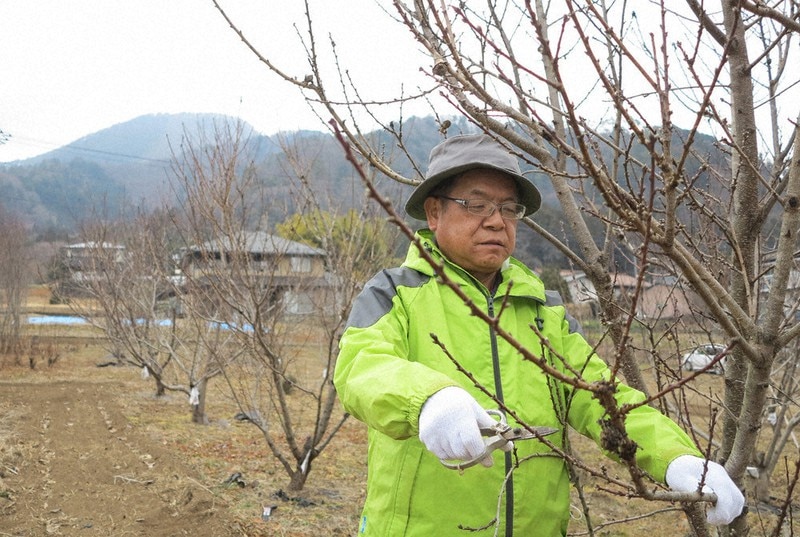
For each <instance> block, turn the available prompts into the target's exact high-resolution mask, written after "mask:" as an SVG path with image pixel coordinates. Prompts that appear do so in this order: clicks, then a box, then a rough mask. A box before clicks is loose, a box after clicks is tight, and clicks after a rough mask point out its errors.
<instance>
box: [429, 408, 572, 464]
mask: <svg viewBox="0 0 800 537" xmlns="http://www.w3.org/2000/svg"><path fill="white" fill-rule="evenodd" d="M486 412H487V413H488V414H489V415H490V416H495V417H497V423H496V424H495V425H492V426H491V427H481V429H480V431H481V435H482V436H484V437H486V438H484V439H483V443H484V445H485V447H484V449H483V453H481V454H480V455H478V456H477V457H475V458H473V459H470V460H467V461H458V460H454V461H447V460H442V461H441V463H442V464H443V465H444V466H445V467H447V468H450V469H451V470H463V469H464V468H469V467H470V466H475V465H476V464H478V463H479V462H481V461H482V460H483V459H485V458H486V457H488V456H490V455H491V454H492V451H494V450H495V449H498V448H501V447H503V446H505V445H506V444H507V443H508V442H514V441H516V440H529V439H531V438H542V437H544V436H548V435H551V434H553V433H556V432H558V429H556V428H554V427H544V426H539V427H529V428H523V427H511V426H510V425H508V422H507V421H506V415H505V414H503V412H501V411H500V410H494V409H489V410H487V411H486Z"/></svg>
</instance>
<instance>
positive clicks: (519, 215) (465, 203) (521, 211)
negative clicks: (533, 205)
mask: <svg viewBox="0 0 800 537" xmlns="http://www.w3.org/2000/svg"><path fill="white" fill-rule="evenodd" d="M433 197H435V198H441V199H445V200H448V201H453V202H455V203H458V204H459V205H461V206H462V207H463V208H464V209H466V211H467V212H468V213H469V214H474V215H475V216H480V217H483V218H489V217H490V216H492V215H493V214H494V212H495V211H497V210H499V211H500V216H501V217H502V218H504V219H505V220H522V219H523V218H525V212H526V211H527V210H528V208H527V207H525V206H524V205H523V204H521V203H517V202H516V201H506V202H503V203H495V202H493V201H492V200H487V199H483V198H470V199H462V198H451V197H450V196H445V195H444V194H435V195H434V196H433ZM476 201H477V202H481V203H488V204H489V205H490V206H491V211H489V212H488V213H486V214H483V213H477V212H475V211H473V210H471V209H470V203H472V202H476ZM508 206H513V207H514V208H516V209H517V211H516V212H515V213H514V216H512V217H508V216H505V215H503V207H508Z"/></svg>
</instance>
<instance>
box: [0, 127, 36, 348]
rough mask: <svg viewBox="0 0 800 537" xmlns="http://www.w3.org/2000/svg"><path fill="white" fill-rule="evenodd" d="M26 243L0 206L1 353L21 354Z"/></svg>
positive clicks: (21, 229)
mask: <svg viewBox="0 0 800 537" xmlns="http://www.w3.org/2000/svg"><path fill="white" fill-rule="evenodd" d="M0 135H2V132H0ZM28 241H29V238H28V233H27V231H26V230H25V227H24V225H23V224H22V221H21V220H20V219H19V218H17V217H16V216H14V215H13V214H11V213H10V212H8V210H7V209H6V208H5V207H3V205H2V204H0V353H15V352H19V351H20V338H21V337H22V330H21V328H22V322H23V317H22V305H23V303H24V300H25V296H26V292H27V289H28V283H29V281H28V276H27V274H28V270H29V267H28V261H29V258H30V255H29V253H28Z"/></svg>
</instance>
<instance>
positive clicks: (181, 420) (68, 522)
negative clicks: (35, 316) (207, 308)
mask: <svg viewBox="0 0 800 537" xmlns="http://www.w3.org/2000/svg"><path fill="white" fill-rule="evenodd" d="M90 350H91V351H92V352H90V353H88V354H89V356H86V355H85V354H86V352H85V351H84V352H83V353H77V354H76V355H75V356H71V357H70V356H64V357H63V358H61V359H60V360H59V361H58V362H57V363H56V364H54V365H52V366H50V367H47V368H45V367H37V369H35V370H30V369H29V368H28V367H25V366H21V367H20V366H9V364H5V366H0V536H15V537H16V536H20V537H22V536H31V537H33V536H50V535H76V536H77V535H80V536H92V535H98V536H100V535H102V536H108V535H114V536H128V535H130V536H134V535H141V536H165V537H166V536H179V535H198V536H200V535H202V536H206V535H207V536H221V537H222V536H239V535H246V536H253V537H255V536H261V535H297V536H306V535H308V536H312V535H347V534H351V533H353V532H352V531H350V530H352V529H353V528H355V525H356V520H357V517H358V511H359V507H360V504H361V502H362V501H363V483H364V471H365V469H364V465H363V458H362V457H363V453H364V449H365V448H364V444H363V442H364V438H363V432H362V431H360V427H359V425H358V424H356V423H355V422H354V423H352V424H349V425H348V426H347V427H345V429H344V430H343V431H342V432H341V437H340V439H338V440H337V442H338V443H339V445H335V446H332V450H335V451H336V454H337V455H338V456H339V457H342V458H343V459H344V460H347V458H348V457H349V458H350V460H349V461H348V465H350V468H348V467H347V465H345V467H344V469H338V468H337V466H336V465H335V464H333V463H332V462H331V461H332V459H333V458H334V456H333V454H331V455H327V456H326V455H323V456H322V457H320V458H319V459H317V462H316V466H315V468H314V470H313V471H312V473H311V477H310V478H309V482H308V484H307V486H306V489H304V490H303V491H302V493H295V494H290V493H287V492H285V491H284V489H283V487H285V486H286V484H287V482H288V478H286V476H285V474H284V473H283V470H282V468H280V467H278V466H277V464H275V463H273V462H272V461H271V460H270V458H269V457H268V456H267V453H266V446H264V444H263V440H260V439H259V438H258V437H257V436H255V433H254V430H251V429H254V428H252V427H248V426H246V425H243V424H239V423H236V422H235V421H234V420H232V419H224V418H220V419H216V420H214V421H212V423H211V425H209V426H198V425H195V424H192V423H191V420H190V414H189V411H188V409H189V407H188V404H187V403H186V401H184V400H183V398H177V397H170V396H167V397H165V398H163V397H162V398H155V397H153V396H152V394H151V393H150V389H151V386H150V385H149V384H148V383H146V382H145V381H143V380H142V379H141V378H140V377H139V374H138V371H136V370H134V369H132V368H119V367H108V368H97V367H96V364H97V363H98V362H102V361H103V360H102V355H101V352H102V351H101V350H100V349H90ZM82 355H83V356H82ZM92 356H94V357H92ZM216 413H217V414H219V413H224V415H225V417H226V418H228V417H229V416H233V415H234V414H233V413H232V411H231V412H229V411H228V409H225V408H217V409H216ZM351 439H352V440H353V442H354V443H353V444H352V445H350V444H349V442H351ZM349 453H351V454H349ZM350 463H354V464H350ZM236 475H238V476H240V477H237V478H235V479H233V480H231V479H230V478H231V477H232V476H236ZM264 507H277V508H276V509H274V510H273V511H272V516H271V517H270V519H269V520H263V519H262V517H261V515H262V514H263V510H264Z"/></svg>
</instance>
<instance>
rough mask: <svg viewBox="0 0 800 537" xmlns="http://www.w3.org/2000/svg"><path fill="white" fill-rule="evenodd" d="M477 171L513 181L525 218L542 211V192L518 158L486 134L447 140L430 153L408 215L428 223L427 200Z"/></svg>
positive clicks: (408, 202)
mask: <svg viewBox="0 0 800 537" xmlns="http://www.w3.org/2000/svg"><path fill="white" fill-rule="evenodd" d="M476 168H490V169H492V170H498V171H501V172H503V173H506V174H508V175H509V177H511V178H512V179H514V181H515V182H516V183H517V189H518V190H519V195H520V200H519V202H520V203H521V204H523V205H524V206H525V215H526V216H527V215H529V214H533V213H535V212H536V211H537V210H539V206H540V205H541V203H542V197H541V195H540V194H539V190H538V189H537V188H536V187H535V186H534V185H533V183H531V182H530V181H529V180H528V179H526V178H525V177H523V175H522V172H521V171H520V169H519V162H518V161H517V158H516V157H515V156H514V155H512V154H511V153H509V152H508V150H507V149H506V148H505V147H503V146H502V145H500V144H499V143H498V142H497V141H495V140H494V139H493V138H492V137H490V136H488V135H486V134H466V135H462V136H454V137H452V138H448V139H447V140H445V141H444V142H442V143H440V144H439V145H437V146H436V147H434V148H433V149H432V150H431V155H430V159H429V163H428V171H427V173H426V174H425V180H424V181H422V182H421V183H420V184H419V185H418V186H417V188H416V189H415V190H414V192H412V193H411V197H409V198H408V201H407V202H406V212H407V213H408V214H409V215H410V216H412V217H414V218H416V219H418V220H425V207H424V204H425V199H426V198H427V197H428V195H429V194H430V193H431V192H432V191H433V190H434V189H435V188H436V187H437V186H439V185H440V184H442V182H443V181H445V180H446V179H449V178H450V177H453V176H454V175H458V174H460V173H463V172H466V171H468V170H473V169H476Z"/></svg>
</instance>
